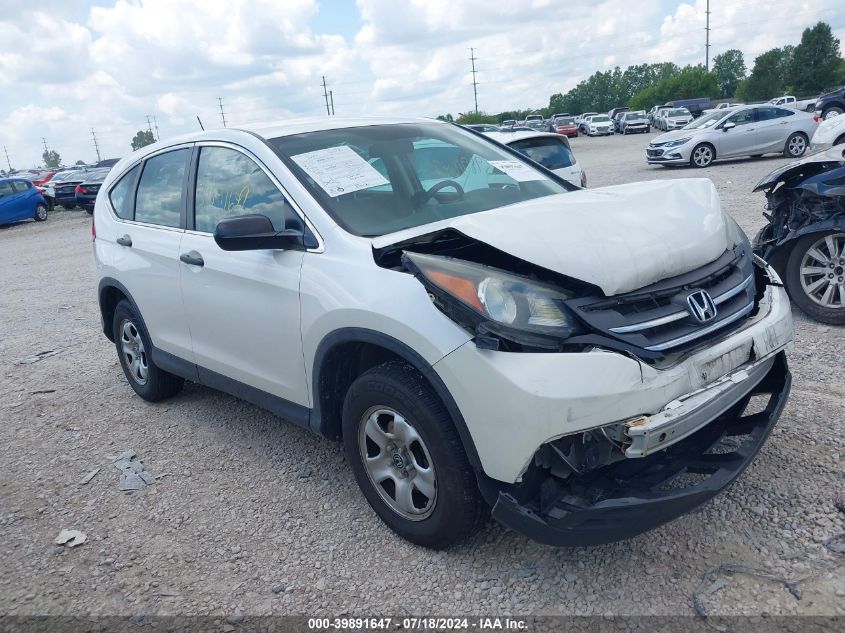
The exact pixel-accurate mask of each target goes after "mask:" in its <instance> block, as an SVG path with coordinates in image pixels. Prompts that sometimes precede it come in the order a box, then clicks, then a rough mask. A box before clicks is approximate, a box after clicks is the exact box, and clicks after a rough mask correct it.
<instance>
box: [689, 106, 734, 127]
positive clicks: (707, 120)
mask: <svg viewBox="0 0 845 633" xmlns="http://www.w3.org/2000/svg"><path fill="white" fill-rule="evenodd" d="M724 116H725V112H724V110H719V111H718V112H711V113H710V114H705V115H704V116H702V117H699V118H697V119H695V120H694V121H692V122H691V123H688V124H687V125H686V127H685V128H684V129H686V130H704V129H706V128H709V127H713V126H714V125H716V124H717V123H718V122H719V121H720V120H721V119H722V118H723V117H724Z"/></svg>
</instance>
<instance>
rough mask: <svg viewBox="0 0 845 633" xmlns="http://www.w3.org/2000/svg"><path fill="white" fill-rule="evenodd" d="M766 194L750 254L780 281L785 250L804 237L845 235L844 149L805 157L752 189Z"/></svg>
mask: <svg viewBox="0 0 845 633" xmlns="http://www.w3.org/2000/svg"><path fill="white" fill-rule="evenodd" d="M754 191H765V192H766V212H764V213H763V215H764V217H765V218H766V220H767V221H768V223H767V224H766V226H764V227H763V229H762V230H761V231H760V232H759V233H758V234H757V237H756V238H755V240H754V244H753V247H754V252H755V254H757V255H759V256H760V257H762V258H763V259H765V260H766V261H767V262H768V263H769V264H771V265H772V266H774V268H775V269H776V270H777V271H778V273H779V274H781V275H782V276H783V274H784V269H785V266H786V260H787V258H788V256H789V246H790V244H791V243H792V242H794V241H795V240H796V239H798V238H799V237H801V236H803V235H806V234H808V233H813V232H820V231H825V230H831V229H843V230H845V157H843V150H842V149H841V148H836V147H834V148H833V149H831V150H828V151H826V152H822V153H819V154H814V155H812V156H808V157H807V158H805V159H803V160H800V161H798V162H796V163H791V164H789V165H786V166H784V167H781V168H779V169H776V170H775V171H773V172H772V173H770V174H769V175H768V176H766V177H765V178H763V179H762V180H761V181H760V182H759V183H757V185H756V186H755V187H754Z"/></svg>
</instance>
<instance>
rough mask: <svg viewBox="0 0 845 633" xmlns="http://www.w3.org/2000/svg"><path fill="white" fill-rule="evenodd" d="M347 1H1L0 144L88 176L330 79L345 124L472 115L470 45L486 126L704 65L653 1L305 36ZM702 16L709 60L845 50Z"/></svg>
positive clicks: (318, 98)
mask: <svg viewBox="0 0 845 633" xmlns="http://www.w3.org/2000/svg"><path fill="white" fill-rule="evenodd" d="M350 1H351V0H345V2H344V3H341V2H340V1H339V0H320V2H319V3H318V1H317V0H283V1H282V0H227V1H224V0H113V1H112V2H111V3H110V4H107V5H106V6H92V7H90V8H85V7H81V6H80V5H79V4H78V3H69V2H66V1H61V0H41V1H39V2H37V3H33V4H32V8H30V9H27V8H23V9H21V8H20V6H19V5H20V3H19V2H11V0H0V90H2V95H3V97H2V99H0V143H2V144H6V145H7V146H8V147H9V148H10V151H11V153H12V154H13V156H14V157H15V162H16V163H18V164H20V163H21V162H24V163H35V162H37V161H38V160H39V159H40V154H41V149H42V148H41V137H42V136H45V137H47V138H48V142H49V143H50V144H51V145H53V146H55V147H56V148H57V149H59V151H60V153H62V155H63V157H64V158H65V159H68V160H71V159H72V160H76V159H77V158H87V159H89V160H90V159H91V158H93V143H92V141H91V138H90V130H91V128H92V127H93V128H95V129H96V131H97V135H98V138H99V139H100V141H101V146H102V147H103V148H104V151H105V153H106V154H108V155H110V156H111V155H114V156H117V155H121V154H123V153H125V152H126V151H128V149H129V141H130V140H131V138H132V136H133V135H134V133H135V132H136V131H137V130H138V129H141V128H146V116H147V115H150V116H154V117H156V119H157V122H158V125H159V127H160V132H161V135H162V136H163V137H166V136H168V135H172V134H176V133H180V132H184V131H186V130H189V129H196V126H197V124H196V116H197V115H199V116H200V117H201V118H202V120H203V123H204V124H205V125H206V127H209V126H212V125H218V124H219V122H220V113H219V110H218V109H217V97H218V96H219V97H223V100H224V108H225V111H226V116H227V121H229V122H230V123H232V124H238V123H246V122H251V121H256V120H267V119H272V118H284V117H288V116H303V115H304V116H310V115H317V116H319V115H322V114H323V113H324V105H323V95H322V86H321V77H322V75H326V77H327V79H328V82H329V88H330V89H332V90H333V92H334V100H335V107H336V111H337V113H338V114H343V115H374V114H395V113H406V114H414V115H423V116H433V115H436V114H440V113H444V112H451V113H453V114H456V113H458V112H462V111H468V110H470V109H471V108H472V107H473V96H472V95H473V91H472V76H471V74H470V72H469V71H470V61H469V56H470V51H469V47H474V48H475V51H476V56H477V57H478V61H477V68H478V74H477V80H478V82H479V86H478V95H479V107H480V108H481V109H484V110H488V111H500V110H505V109H513V108H517V107H526V106H535V107H536V106H542V105H545V104H546V103H547V102H548V97H549V95H551V94H553V93H555V92H565V91H566V90H568V89H570V88H572V87H573V86H574V85H575V84H577V82H578V81H580V80H581V79H584V78H586V77H587V76H588V75H590V74H592V73H593V72H594V71H596V70H606V69H608V68H612V67H613V66H615V65H619V66H622V67H625V66H628V65H631V64H638V63H643V62H656V61H667V60H668V61H674V62H675V63H677V64H680V65H684V64H687V63H699V62H702V61H703V58H704V30H703V29H704V10H705V8H704V7H705V0H687V1H685V2H679V3H678V4H677V6H675V8H674V9H673V10H672V11H671V12H669V13H668V14H667V13H666V12H665V9H664V3H663V2H661V0H642V1H638V2H636V3H632V2H630V1H629V0H595V1H591V2H587V3H582V4H581V5H579V6H569V5H561V3H560V2H558V1H556V0H522V1H518V0H511V1H510V2H502V3H490V2H489V1H488V0H484V1H482V0H461V1H460V2H456V1H455V0H356V5H355V6H354V7H352V8H351V10H352V11H353V12H357V13H358V16H357V18H359V19H351V23H354V24H356V25H360V28H359V27H357V26H356V27H354V29H353V27H349V28H348V29H347V32H344V33H327V32H317V31H315V30H314V27H313V25H314V24H318V23H320V22H319V20H317V19H316V17H318V16H319V14H320V11H333V12H339V13H340V14H343V15H345V14H344V13H343V12H344V11H346V12H349V10H350V7H348V6H347V5H346V3H347V2H350ZM89 2H92V4H93V0H89ZM99 4H105V3H103V2H98V5H99ZM711 4H712V5H713V8H712V11H713V14H712V15H711V27H712V29H713V30H712V31H711V43H712V48H711V59H712V57H713V56H715V55H716V54H718V53H720V52H721V51H723V50H725V49H727V48H740V49H742V50H743V51H744V52H745V56H746V63H747V64H748V66H749V67H750V66H751V65H752V64H753V60H754V57H755V56H756V55H758V54H760V53H761V52H763V51H764V50H766V49H768V48H771V47H773V46H782V45H784V44H788V43H791V44H796V43H797V42H798V40H799V38H800V34H801V30H802V29H803V28H806V27H808V26H811V25H812V24H814V23H815V22H816V21H818V20H825V21H827V22H829V23H830V24H832V25H833V26H834V28H835V32H836V33H837V35H838V36H839V37H840V39H841V40H843V41H845V6H843V5H842V2H841V0H799V1H797V2H786V3H771V2H767V1H764V0H736V1H735V2H730V3H711ZM717 4H718V6H716V5H717ZM6 5H9V6H8V7H7V6H6ZM12 5H16V6H12ZM321 5H323V6H321ZM351 17H352V18H355V17H356V16H354V14H353V15H352V16H351Z"/></svg>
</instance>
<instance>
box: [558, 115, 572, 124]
mask: <svg viewBox="0 0 845 633" xmlns="http://www.w3.org/2000/svg"><path fill="white" fill-rule="evenodd" d="M572 121H573V119H572V117H571V116H559V117H558V118H556V119H555V125H572Z"/></svg>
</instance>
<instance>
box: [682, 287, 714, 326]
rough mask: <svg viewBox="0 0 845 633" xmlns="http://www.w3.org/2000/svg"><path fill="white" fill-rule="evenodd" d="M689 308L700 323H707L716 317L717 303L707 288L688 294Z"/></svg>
mask: <svg viewBox="0 0 845 633" xmlns="http://www.w3.org/2000/svg"><path fill="white" fill-rule="evenodd" d="M687 309H688V310H689V313H690V314H691V315H692V318H694V319H695V320H696V321H698V322H699V323H707V322H708V321H712V320H713V319H715V318H716V304H715V303H714V302H713V297H711V296H710V293H708V292H707V291H706V290H693V291H692V292H691V293H689V295H687Z"/></svg>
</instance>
